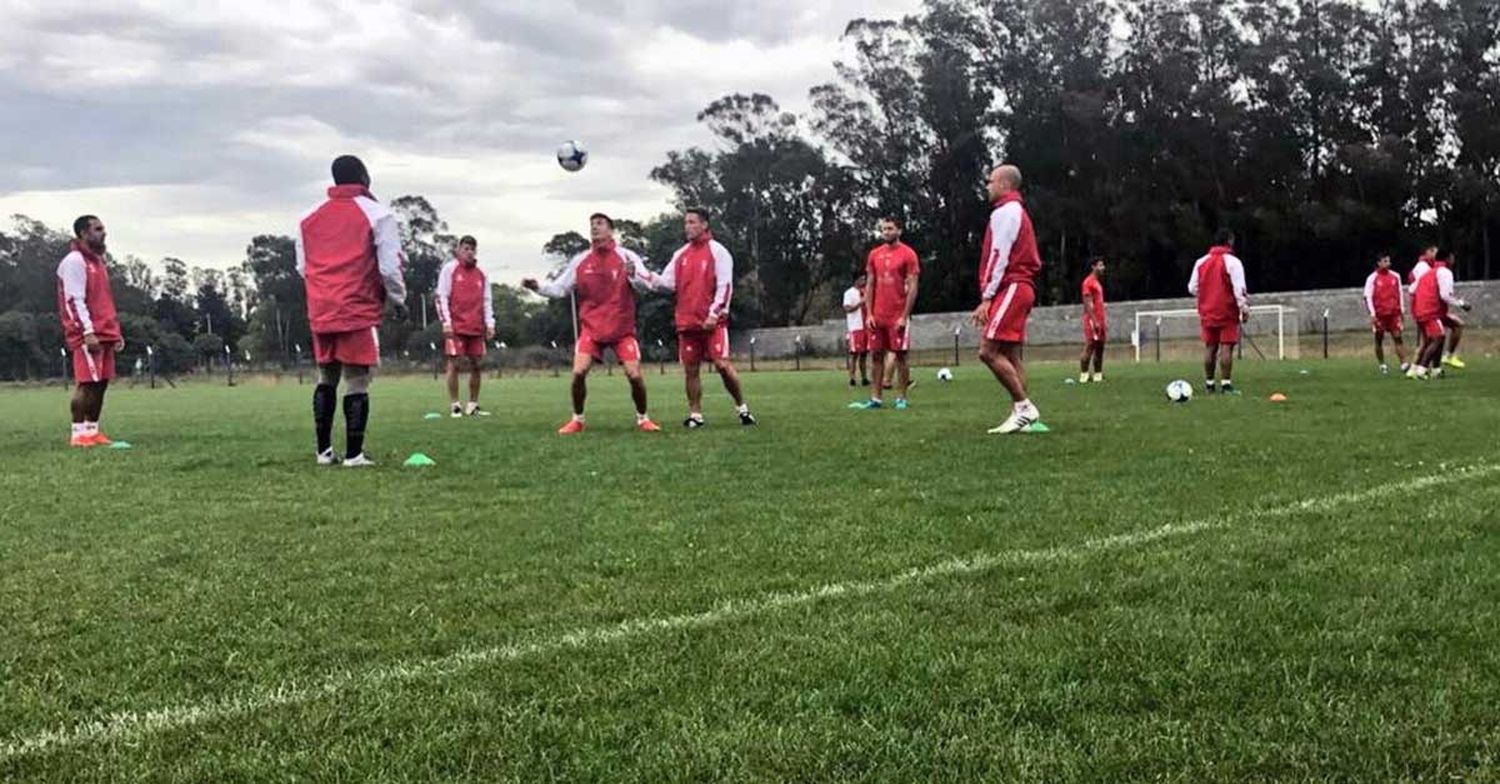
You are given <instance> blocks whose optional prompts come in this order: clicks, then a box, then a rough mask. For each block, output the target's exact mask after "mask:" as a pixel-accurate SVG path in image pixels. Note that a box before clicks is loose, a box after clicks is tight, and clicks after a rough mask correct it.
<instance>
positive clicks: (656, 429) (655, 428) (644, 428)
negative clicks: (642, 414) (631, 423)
mask: <svg viewBox="0 0 1500 784" xmlns="http://www.w3.org/2000/svg"><path fill="white" fill-rule="evenodd" d="M635 429H636V430H639V431H641V432H642V433H660V432H661V425H658V424H656V423H655V422H652V421H651V420H649V419H642V420H640V421H639V422H636V423H635Z"/></svg>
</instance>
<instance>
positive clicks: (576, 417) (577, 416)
mask: <svg viewBox="0 0 1500 784" xmlns="http://www.w3.org/2000/svg"><path fill="white" fill-rule="evenodd" d="M573 421H574V422H577V423H579V424H583V414H574V415H573Z"/></svg>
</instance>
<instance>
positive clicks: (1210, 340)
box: [1198, 324, 1240, 346]
mask: <svg viewBox="0 0 1500 784" xmlns="http://www.w3.org/2000/svg"><path fill="white" fill-rule="evenodd" d="M1198 334H1199V335H1201V336H1202V337H1203V345H1205V346H1233V345H1235V344H1237V343H1239V342H1240V325H1239V324H1226V325H1223V326H1213V327H1211V326H1209V325H1207V324H1202V325H1200V326H1199V327H1198Z"/></svg>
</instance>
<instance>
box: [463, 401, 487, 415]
mask: <svg viewBox="0 0 1500 784" xmlns="http://www.w3.org/2000/svg"><path fill="white" fill-rule="evenodd" d="M465 413H467V414H468V415H469V416H477V417H486V416H489V415H490V412H488V411H485V410H484V409H482V408H480V407H479V404H478V403H470V404H469V408H468V409H467V411H465Z"/></svg>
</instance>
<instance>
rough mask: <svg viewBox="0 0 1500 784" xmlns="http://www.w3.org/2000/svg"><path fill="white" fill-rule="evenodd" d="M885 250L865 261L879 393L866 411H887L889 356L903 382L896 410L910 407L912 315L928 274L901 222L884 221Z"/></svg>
mask: <svg viewBox="0 0 1500 784" xmlns="http://www.w3.org/2000/svg"><path fill="white" fill-rule="evenodd" d="M879 230H880V239H881V242H880V244H879V245H876V246H875V247H874V248H873V249H871V250H870V255H869V257H868V258H867V259H866V261H865V274H866V276H867V277H866V284H865V302H867V303H869V308H870V311H869V318H868V319H867V320H866V322H865V330H866V332H867V333H868V335H869V341H870V354H871V357H872V362H873V364H874V366H875V368H874V369H875V372H874V373H872V374H871V375H873V376H874V377H875V384H876V386H875V391H874V393H873V394H871V395H870V399H869V401H867V402H866V403H865V404H864V408H883V407H884V406H885V402H884V396H885V393H884V392H883V391H882V389H881V388H882V387H883V386H884V381H885V361H886V356H887V355H888V354H892V355H894V356H895V363H896V368H897V371H898V373H899V374H900V378H899V379H898V382H897V383H898V390H899V391H898V392H897V393H896V408H897V409H905V408H906V407H907V405H908V404H907V402H906V393H907V390H908V389H909V388H910V387H911V368H910V367H909V366H908V365H907V361H906V355H907V352H908V351H910V350H911V332H910V326H911V310H912V307H913V306H914V305H916V304H917V279H918V277H919V276H920V275H921V274H922V263H921V262H920V261H919V260H918V259H917V252H916V251H914V250H912V249H911V246H910V245H907V244H906V243H904V242H902V241H901V222H900V221H899V220H897V219H896V218H894V217H886V218H881V219H880V224H879Z"/></svg>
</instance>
